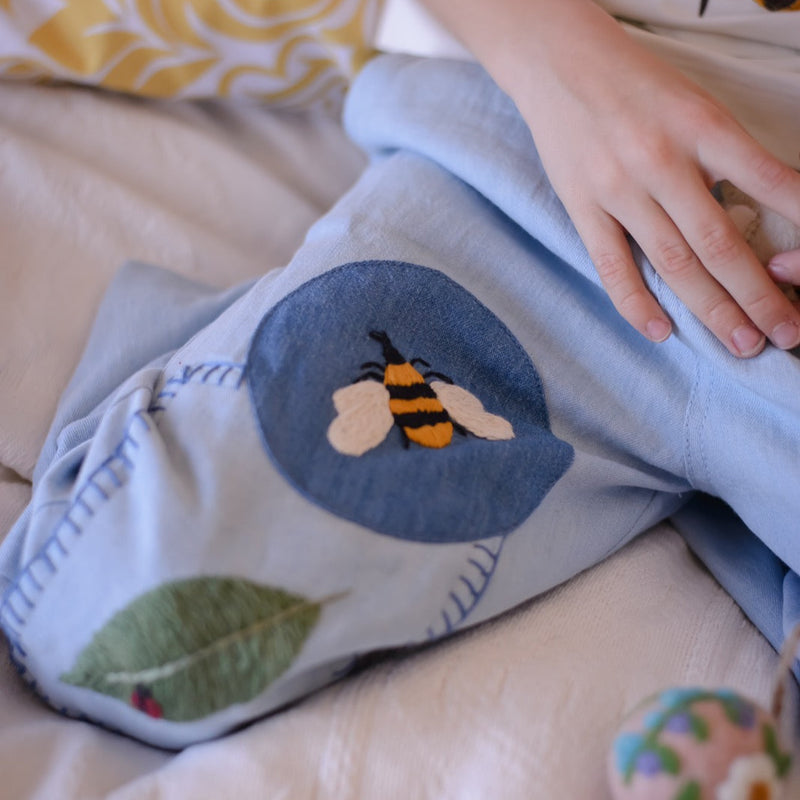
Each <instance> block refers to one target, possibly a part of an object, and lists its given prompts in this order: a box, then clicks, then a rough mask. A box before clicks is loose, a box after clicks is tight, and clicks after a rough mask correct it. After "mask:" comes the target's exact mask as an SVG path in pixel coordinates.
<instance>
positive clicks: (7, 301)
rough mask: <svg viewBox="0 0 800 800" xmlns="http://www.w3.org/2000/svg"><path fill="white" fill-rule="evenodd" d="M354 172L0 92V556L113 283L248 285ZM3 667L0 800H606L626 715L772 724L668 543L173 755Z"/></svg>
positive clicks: (757, 650) (754, 643) (126, 109)
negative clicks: (683, 692) (706, 714)
mask: <svg viewBox="0 0 800 800" xmlns="http://www.w3.org/2000/svg"><path fill="white" fill-rule="evenodd" d="M361 164H362V156H361V155H360V153H358V152H356V151H355V150H354V148H353V147H352V146H351V145H350V144H349V143H348V142H347V141H346V140H345V139H344V137H343V134H342V132H341V130H340V129H339V128H338V126H337V125H336V123H335V122H334V121H332V120H330V119H327V118H324V117H319V116H317V117H310V116H301V115H297V116H278V115H276V114H274V113H271V112H268V111H265V110H263V109H258V108H254V107H249V108H248V107H234V108H232V107H221V106H217V105H213V104H209V105H206V106H189V105H175V106H168V105H162V106H159V105H149V104H145V103H142V102H139V101H132V100H127V99H124V98H119V97H115V96H110V95H98V94H94V93H91V92H88V91H84V90H79V89H71V88H59V89H52V88H49V89H48V88H42V87H35V86H28V85H0V231H2V244H3V248H2V255H0V342H2V348H0V535H2V534H3V533H5V531H6V530H7V528H8V526H9V524H10V523H11V521H12V520H13V518H14V517H15V516H16V514H18V513H19V511H20V510H21V508H22V507H23V505H24V503H25V502H26V499H27V496H28V492H29V484H28V481H29V480H30V478H31V475H32V470H33V465H34V463H35V459H36V455H37V452H38V448H39V446H40V444H41V442H42V440H43V438H44V435H45V432H46V429H47V426H48V423H49V420H50V417H51V415H52V413H53V409H54V407H55V403H56V401H57V397H58V394H59V392H60V390H61V389H62V387H63V386H64V384H65V382H66V380H67V379H68V377H69V375H70V372H71V370H72V368H73V367H74V365H75V363H76V361H77V358H78V356H79V353H80V350H81V347H82V344H83V341H84V338H85V336H86V334H87V332H88V328H89V325H90V323H91V320H92V316H93V312H94V309H95V308H96V306H97V303H98V301H99V298H100V296H101V294H102V291H103V289H104V287H105V285H106V284H107V282H108V280H109V279H110V277H111V275H112V274H113V272H114V270H115V269H116V268H117V267H118V266H119V264H120V263H121V262H122V261H124V260H125V259H127V258H138V259H141V260H145V261H151V262H154V263H157V264H160V265H163V266H167V267H170V268H173V269H175V270H177V271H179V272H181V273H183V274H188V275H192V276H195V277H197V278H199V279H203V280H206V281H208V282H211V283H214V284H216V285H226V284H232V283H235V282H238V281H240V280H243V279H245V278H248V277H251V276H255V275H258V274H260V273H262V272H263V271H265V270H266V269H269V268H272V267H275V266H278V265H280V264H282V263H285V262H286V261H287V260H288V258H289V256H290V255H291V253H292V251H293V250H294V248H295V247H296V246H297V245H298V243H299V242H300V240H301V238H302V236H303V233H304V231H305V230H306V229H307V227H308V226H309V224H310V223H311V222H312V221H313V220H314V219H315V218H316V217H317V216H318V215H319V214H320V213H321V212H322V211H323V210H324V209H325V208H326V207H327V206H328V205H329V204H330V203H332V202H333V200H334V199H335V198H336V197H337V196H338V195H339V194H340V193H341V192H342V191H343V190H344V189H345V188H346V186H347V185H348V184H349V182H350V181H351V180H352V179H353V178H354V177H355V175H356V174H357V173H358V170H359V168H360V166H361ZM590 535H591V531H587V536H590ZM4 656H5V654H4V653H3V658H2V659H0V663H2V667H0V796H2V797H3V798H6V797H8V798H34V797H36V798H43V799H45V798H46V799H48V800H49V799H51V798H58V799H59V800H72V798H75V799H76V800H77V799H78V798H81V799H84V798H99V797H111V798H115V799H118V800H123V799H124V800H132V799H133V798H136V799H137V800H138V799H139V798H205V797H209V798H220V797H237V798H249V797H253V798H264V797H268V798H281V797H285V798H293V799H294V798H300V799H304V798H312V797H313V798H332V799H333V798H336V799H337V800H342V799H344V798H372V797H380V798H393V797H397V798H400V797H403V798H410V797H414V798H416V797H420V798H423V797H430V798H448V797H452V798H471V797H475V798H478V797H503V798H509V799H510V798H517V797H519V798H523V797H525V798H530V797H534V798H538V797H542V798H544V797H551V796H552V797H563V798H569V799H570V800H571V799H572V798H575V799H576V800H578V799H581V800H582V799H583V798H587V799H589V800H594V798H598V800H603V799H604V798H607V797H608V795H607V792H606V789H605V777H604V758H605V752H606V749H607V747H608V744H609V742H610V738H611V735H612V733H613V731H614V728H615V726H616V725H617V724H618V723H619V721H620V719H621V718H622V716H623V715H624V713H625V712H626V711H627V710H629V709H630V707H631V706H632V705H633V704H635V703H636V702H637V701H638V700H640V699H641V698H642V697H644V696H645V695H647V694H648V693H650V692H652V691H654V690H657V689H660V688H663V687H666V686H670V685H682V684H687V683H688V684H704V685H711V686H717V685H726V686H732V687H734V688H737V689H739V690H741V691H742V692H744V693H746V694H748V695H750V696H752V697H753V698H755V699H757V700H759V701H761V702H764V703H766V702H768V699H769V695H770V691H771V684H772V679H773V672H774V669H775V666H776V664H777V656H776V655H775V654H774V653H773V651H772V650H771V649H770V647H769V646H768V645H767V644H766V642H765V640H764V639H763V638H762V637H761V636H760V634H759V633H758V632H757V631H756V630H755V629H754V628H753V627H752V625H751V624H750V623H749V622H748V621H747V620H746V619H745V618H744V616H743V615H742V613H741V612H740V611H739V609H738V608H737V607H736V606H735V605H734V603H733V602H732V601H731V600H730V598H729V597H728V596H727V595H726V594H725V593H724V592H723V591H722V589H720V588H719V586H718V585H717V584H716V583H715V582H714V581H713V579H712V578H710V577H709V576H708V574H707V573H706V572H705V571H704V569H703V568H702V567H701V566H700V565H699V564H698V562H697V561H696V560H695V559H694V558H693V557H692V556H691V555H690V554H689V552H688V550H687V549H686V547H685V545H684V544H683V542H682V540H681V539H680V538H679V537H678V536H677V534H676V533H675V532H674V531H673V530H672V529H671V528H670V527H669V526H667V525H663V526H661V527H659V528H658V529H657V530H654V531H652V532H651V533H650V534H648V535H647V536H645V537H642V538H641V539H640V540H639V541H637V542H635V543H634V544H633V545H631V546H629V547H627V548H626V549H625V550H624V551H622V552H620V553H618V554H617V555H616V556H614V557H613V558H611V559H609V560H608V561H607V562H605V563H604V564H601V565H600V566H598V567H596V568H595V569H593V570H591V571H590V572H588V573H585V574H583V575H581V576H580V577H578V578H577V579H575V580H573V581H571V582H570V583H569V584H567V585H565V586H563V587H561V588H560V589H558V590H556V591H554V592H552V593H550V594H548V595H547V596H545V597H542V598H539V599H537V600H535V601H533V602H531V603H529V604H527V605H526V606H525V607H523V608H521V609H519V610H517V611H516V612H514V613H512V614H509V615H507V616H505V617H504V618H502V619H500V620H497V621H495V622H493V623H489V624H486V625H484V626H482V627H480V628H479V629H478V630H475V631H473V632H471V633H468V634H465V635H462V636H460V637H458V638H456V639H454V640H452V641H450V642H449V643H445V644H443V645H438V646H436V647H435V648H433V649H431V650H428V651H424V652H421V653H417V654H414V655H410V656H406V657H401V656H397V657H392V658H390V659H388V660H385V661H384V662H382V663H379V664H378V665H376V666H373V667H371V668H370V669H367V670H366V671H364V672H362V673H360V674H358V675H356V676H353V677H351V678H349V679H347V680H346V681H344V682H342V683H340V684H338V685H336V686H333V687H331V688H329V689H327V690H325V691H323V692H321V693H319V694H318V695H316V696H314V697H312V698H310V699H309V700H307V701H306V702H304V703H302V704H300V705H299V706H297V707H295V708H293V709H290V710H288V711H286V712H284V713H281V714H279V715H276V716H274V717H272V718H270V719H266V720H263V721H261V722H258V723H256V724H254V725H252V726H250V727H249V728H247V729H245V730H242V731H240V732H238V733H236V734H234V735H232V736H229V737H227V738H225V739H222V740H220V741H217V742H211V743H208V744H204V745H200V746H195V747H192V748H189V749H188V750H186V751H184V752H182V753H180V754H172V753H166V752H162V751H157V750H154V749H151V748H148V747H146V746H143V745H139V744H137V743H134V742H132V741H129V740H127V739H124V738H121V737H119V736H116V735H114V734H111V733H108V732H106V731H103V730H100V729H98V728H95V727H93V726H90V725H87V724H85V723H81V722H76V721H70V720H66V719H62V718H60V717H58V716H57V715H56V714H55V713H54V712H52V711H51V710H50V709H48V708H46V707H44V706H43V705H42V704H41V703H40V702H39V701H37V700H36V699H34V698H33V697H32V696H31V695H30V694H28V692H27V690H25V689H24V688H23V687H22V686H21V684H20V683H19V682H18V681H17V679H16V676H15V675H14V673H13V670H12V669H11V667H10V666H9V665H8V662H7V660H5V657H4ZM790 711H791V712H792V713H791V715H792V718H796V711H797V706H796V702H795V697H794V695H792V708H791V709H790ZM794 789H795V791H796V792H797V794H795V795H789V796H790V797H791V796H800V778H798V776H797V775H795V783H794Z"/></svg>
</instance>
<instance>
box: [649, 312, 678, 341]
mask: <svg viewBox="0 0 800 800" xmlns="http://www.w3.org/2000/svg"><path fill="white" fill-rule="evenodd" d="M671 333H672V325H670V324H669V320H666V319H663V318H661V317H655V318H654V319H651V320H650V322H648V323H647V336H648V338H649V339H652V341H654V342H663V341H665V340H666V339H669V335H670V334H671Z"/></svg>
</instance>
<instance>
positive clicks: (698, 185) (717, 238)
mask: <svg viewBox="0 0 800 800" xmlns="http://www.w3.org/2000/svg"><path fill="white" fill-rule="evenodd" d="M676 177H678V178H679V177H680V175H679V174H676ZM692 182H693V183H694V190H693V191H692ZM670 183H673V184H674V178H673V179H672V180H671V181H670ZM682 187H683V188H682V195H681V202H670V201H669V200H668V195H667V194H665V195H664V197H663V198H656V199H657V200H659V202H661V205H662V207H664V208H665V209H666V210H667V212H668V213H669V214H670V216H671V218H672V220H673V222H674V224H675V226H676V227H677V228H678V230H679V231H680V232H681V233H682V235H683V236H684V237H685V240H686V243H687V244H688V245H689V247H691V249H692V250H693V251H694V253H695V254H696V256H697V258H698V259H699V260H700V262H701V263H702V265H703V266H704V267H705V268H706V269H707V270H708V272H709V273H710V274H711V275H712V276H713V277H714V278H715V279H716V280H717V282H718V283H719V284H720V285H721V286H722V287H724V289H725V290H726V291H727V293H728V294H729V295H730V297H731V298H732V299H733V300H734V301H735V303H736V304H737V305H738V306H739V308H740V309H741V310H742V311H744V313H745V314H746V315H747V317H748V318H749V319H750V320H751V321H752V322H753V324H754V325H755V326H756V327H757V328H758V329H759V330H760V331H762V332H763V333H765V334H766V335H767V336H769V338H770V340H771V341H772V343H773V344H774V345H776V346H777V347H780V348H782V349H789V348H793V347H796V346H797V345H798V344H800V314H798V312H797V310H796V309H795V308H794V307H793V306H792V304H791V303H790V302H789V301H788V300H787V299H786V297H785V295H784V294H783V292H781V290H780V289H779V288H778V287H777V286H776V285H775V281H774V280H773V279H772V278H771V277H770V276H769V275H768V274H767V272H766V270H765V269H764V267H763V266H762V265H761V263H760V262H759V261H758V259H757V258H756V256H755V253H753V251H752V250H751V249H750V247H749V246H748V245H747V243H746V242H745V240H744V238H743V237H742V235H741V234H740V233H739V231H738V230H737V229H736V226H735V225H734V223H733V221H732V220H731V218H730V217H729V216H728V214H726V213H725V212H724V211H723V209H722V208H721V207H720V206H719V204H718V203H717V202H716V200H714V198H713V197H712V196H711V194H710V193H709V192H708V191H707V190H706V189H705V186H704V184H703V183H702V181H701V180H700V179H699V177H698V176H696V175H695V177H694V179H692V178H691V177H689V174H687V175H685V176H683V180H682ZM669 188H670V187H666V189H667V191H669ZM689 192H691V194H689ZM674 196H676V197H677V195H674ZM725 314H726V316H727V315H728V312H725ZM731 316H732V315H731ZM703 321H705V320H703ZM733 330H734V329H733V328H731V329H730V331H729V332H728V335H729V336H730V335H732V331H733ZM722 333H723V335H725V334H726V331H725V329H724V328H723V329H722ZM723 341H724V339H723Z"/></svg>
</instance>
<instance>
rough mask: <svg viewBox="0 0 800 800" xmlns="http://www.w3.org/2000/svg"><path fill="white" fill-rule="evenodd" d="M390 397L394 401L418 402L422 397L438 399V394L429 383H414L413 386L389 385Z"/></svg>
mask: <svg viewBox="0 0 800 800" xmlns="http://www.w3.org/2000/svg"><path fill="white" fill-rule="evenodd" d="M386 388H387V389H388V390H389V397H390V398H392V400H417V399H419V398H420V397H436V392H434V391H433V389H431V387H430V386H428V384H427V383H412V384H411V386H395V385H394V384H391V383H390V384H388V385H387V387H386Z"/></svg>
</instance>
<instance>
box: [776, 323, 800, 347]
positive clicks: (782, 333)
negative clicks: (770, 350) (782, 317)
mask: <svg viewBox="0 0 800 800" xmlns="http://www.w3.org/2000/svg"><path fill="white" fill-rule="evenodd" d="M769 338H770V339H772V343H773V344H774V345H775V347H780V348H781V350H791V349H792V348H793V347H797V345H798V344H800V328H798V327H797V325H795V323H794V322H781V324H780V325H778V326H777V327H776V328H775V330H773V331H772V333H771V335H770V337H769Z"/></svg>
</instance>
